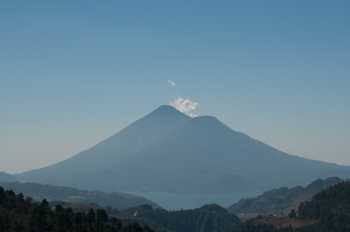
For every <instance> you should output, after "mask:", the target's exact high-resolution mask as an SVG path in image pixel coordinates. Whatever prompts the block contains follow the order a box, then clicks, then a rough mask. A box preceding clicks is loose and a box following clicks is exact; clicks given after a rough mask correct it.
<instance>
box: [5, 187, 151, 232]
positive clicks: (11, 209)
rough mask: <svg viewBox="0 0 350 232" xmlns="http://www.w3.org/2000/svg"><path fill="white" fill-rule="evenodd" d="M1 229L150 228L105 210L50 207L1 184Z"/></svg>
mask: <svg viewBox="0 0 350 232" xmlns="http://www.w3.org/2000/svg"><path fill="white" fill-rule="evenodd" d="M0 231H1V232H150V231H151V230H150V229H149V228H148V227H144V226H141V225H139V224H127V223H125V222H123V221H121V220H118V219H116V218H109V216H108V215H107V213H106V212H105V211H104V210H101V209H98V210H93V209H91V210H89V211H88V212H87V213H82V212H79V213H76V212H73V210H72V209H71V208H63V207H62V206H60V205H57V206H56V207H51V206H50V204H49V203H48V202H47V201H46V200H43V201H42V202H40V203H34V202H32V200H31V199H30V198H26V199H25V198H24V197H23V195H22V194H15V193H14V192H13V191H5V190H4V189H3V188H2V187H0Z"/></svg>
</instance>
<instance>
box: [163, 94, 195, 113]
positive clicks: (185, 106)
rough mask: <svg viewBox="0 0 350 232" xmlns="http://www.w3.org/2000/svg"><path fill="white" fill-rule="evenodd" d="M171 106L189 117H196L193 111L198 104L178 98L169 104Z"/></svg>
mask: <svg viewBox="0 0 350 232" xmlns="http://www.w3.org/2000/svg"><path fill="white" fill-rule="evenodd" d="M169 104H170V105H171V106H173V107H175V108H176V109H177V110H178V111H180V112H182V113H185V114H187V115H189V116H191V117H196V116H197V114H196V113H195V111H196V110H197V108H198V106H199V103H198V102H194V101H192V100H190V99H188V98H182V97H178V98H176V99H174V100H173V101H171V102H170V103H169Z"/></svg>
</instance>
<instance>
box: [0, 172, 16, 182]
mask: <svg viewBox="0 0 350 232" xmlns="http://www.w3.org/2000/svg"><path fill="white" fill-rule="evenodd" d="M11 181H16V177H15V176H13V175H11V174H8V173H6V172H0V182H11Z"/></svg>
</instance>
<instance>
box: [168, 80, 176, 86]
mask: <svg viewBox="0 0 350 232" xmlns="http://www.w3.org/2000/svg"><path fill="white" fill-rule="evenodd" d="M168 84H169V85H171V86H172V87H175V86H176V83H175V81H172V80H168Z"/></svg>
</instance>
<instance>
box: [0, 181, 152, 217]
mask: <svg viewBox="0 0 350 232" xmlns="http://www.w3.org/2000/svg"><path fill="white" fill-rule="evenodd" d="M0 186H2V187H3V188H5V189H8V190H13V191H14V192H17V193H23V194H24V195H25V196H28V197H31V198H33V199H34V200H36V201H42V200H43V199H46V200H48V201H50V202H55V201H59V202H65V203H72V204H77V205H83V204H86V205H89V204H97V205H98V206H99V207H112V208H114V209H118V210H124V209H128V208H132V207H137V206H140V205H145V204H147V205H151V206H153V207H158V206H157V205H156V204H155V203H154V202H152V201H149V200H147V199H145V198H143V197H139V196H135V195H132V194H126V193H103V192H100V191H83V190H78V189H74V188H67V187H57V186H52V185H42V184H35V183H19V182H0Z"/></svg>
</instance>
